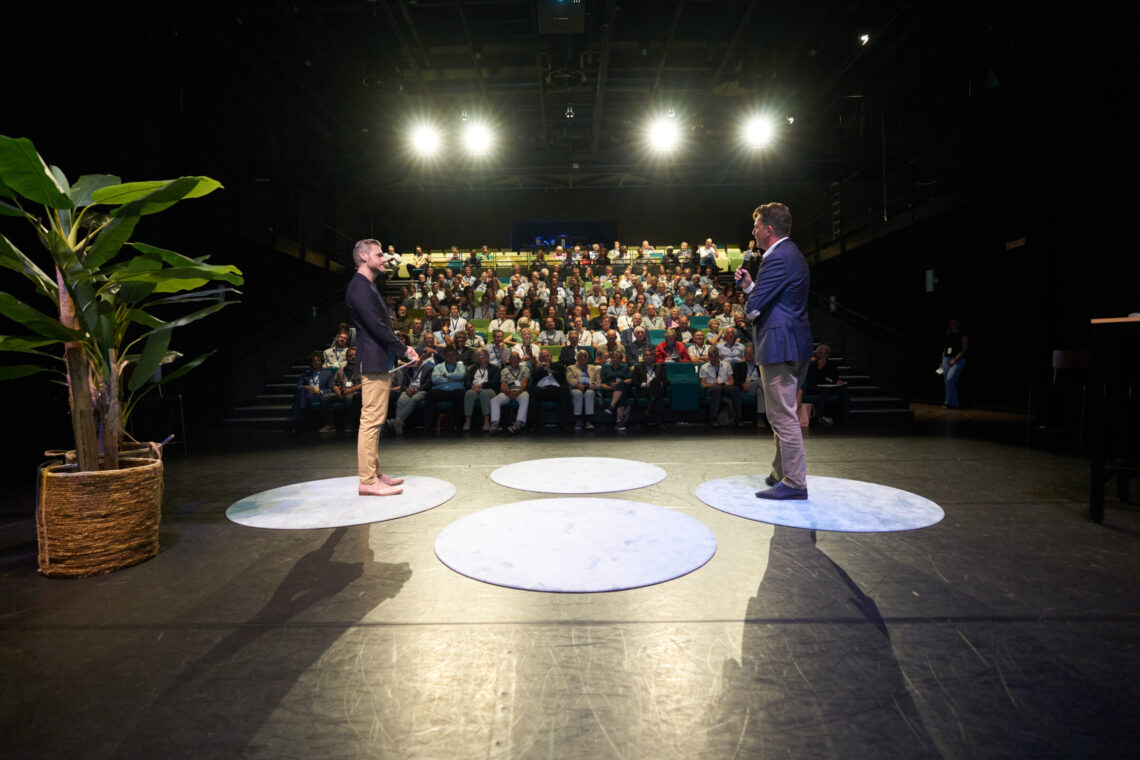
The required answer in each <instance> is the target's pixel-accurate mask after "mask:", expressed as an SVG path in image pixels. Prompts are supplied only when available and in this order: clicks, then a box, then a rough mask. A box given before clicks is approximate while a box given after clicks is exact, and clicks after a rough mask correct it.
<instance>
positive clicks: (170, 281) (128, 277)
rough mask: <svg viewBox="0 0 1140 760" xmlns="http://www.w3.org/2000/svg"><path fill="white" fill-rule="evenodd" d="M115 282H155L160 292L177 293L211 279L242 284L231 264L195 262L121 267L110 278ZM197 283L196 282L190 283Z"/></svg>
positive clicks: (236, 270)
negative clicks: (150, 267)
mask: <svg viewBox="0 0 1140 760" xmlns="http://www.w3.org/2000/svg"><path fill="white" fill-rule="evenodd" d="M107 279H108V280H111V281H113V282H153V283H154V284H155V285H157V286H158V287H156V288H155V292H158V293H177V292H178V291H180V290H190V289H192V288H197V287H200V286H202V285H204V284H206V283H207V282H209V281H211V280H225V281H226V282H228V283H231V284H233V285H241V284H242V278H241V271H240V270H239V269H238V268H237V267H235V266H230V265H218V266H214V265H211V264H195V265H194V266H192V267H165V268H163V269H154V270H148V271H141V272H140V271H130V270H126V269H120V270H119V271H117V272H113V273H111V274H110V275H109V276H108V278H107ZM190 283H196V284H190Z"/></svg>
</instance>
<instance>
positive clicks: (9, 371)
mask: <svg viewBox="0 0 1140 760" xmlns="http://www.w3.org/2000/svg"><path fill="white" fill-rule="evenodd" d="M46 371H47V369H46V368H45V367H36V366H33V365H31V364H9V365H5V366H2V367H0V380H16V379H17V378H21V377H28V376H29V375H38V374H39V373H41V372H46Z"/></svg>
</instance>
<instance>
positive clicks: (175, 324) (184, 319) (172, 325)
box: [138, 301, 236, 340]
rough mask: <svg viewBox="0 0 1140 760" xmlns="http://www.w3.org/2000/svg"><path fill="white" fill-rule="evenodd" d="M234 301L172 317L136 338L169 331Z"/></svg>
mask: <svg viewBox="0 0 1140 760" xmlns="http://www.w3.org/2000/svg"><path fill="white" fill-rule="evenodd" d="M234 303H236V302H235V301H223V302H221V303H216V304H214V305H213V306H207V307H206V308H204V309H199V310H198V311H195V312H192V313H190V314H187V315H186V316H184V317H179V318H178V319H172V320H170V321H169V322H166V323H164V324H163V325H162V326H161V327H156V328H154V329H153V330H150V331H149V332H145V333H143V334H142V335H140V336H139V337H138V340H142V339H143V338H150V336H151V335H154V334H155V333H158V332H162V331H163V330H165V331H167V332H169V331H170V330H173V329H174V328H175V327H183V326H185V325H188V324H190V323H191V322H197V321H198V320H199V319H202V318H203V317H208V316H210V315H211V314H213V313H214V312H216V311H221V310H222V309H224V308H226V307H227V306H231V305H233V304H234Z"/></svg>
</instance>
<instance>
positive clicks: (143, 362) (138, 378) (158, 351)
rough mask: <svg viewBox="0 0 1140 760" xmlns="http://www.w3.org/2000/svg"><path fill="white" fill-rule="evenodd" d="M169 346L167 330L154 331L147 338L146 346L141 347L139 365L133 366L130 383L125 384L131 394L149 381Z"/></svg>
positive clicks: (168, 332)
mask: <svg viewBox="0 0 1140 760" xmlns="http://www.w3.org/2000/svg"><path fill="white" fill-rule="evenodd" d="M169 345H170V330H169V329H159V330H156V331H155V332H154V333H153V334H152V335H151V336H150V337H149V338H147V340H146V345H145V346H143V352H142V356H141V357H140V358H139V363H138V364H136V365H135V371H134V373H133V374H132V375H131V380H130V382H129V383H128V384H127V387H128V388H129V389H130V390H131V392H134V391H137V390H138V389H139V388H141V387H142V386H143V384H144V383H146V381H147V380H149V379H150V376H151V375H153V374H154V371H155V370H156V369H158V365H159V364H161V363H162V358H163V356H165V355H166V348H167V346H169Z"/></svg>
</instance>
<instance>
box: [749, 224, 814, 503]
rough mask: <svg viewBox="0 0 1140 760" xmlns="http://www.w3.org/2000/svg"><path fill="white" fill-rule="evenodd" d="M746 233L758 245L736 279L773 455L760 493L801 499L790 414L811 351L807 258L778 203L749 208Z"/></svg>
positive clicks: (800, 455)
mask: <svg viewBox="0 0 1140 760" xmlns="http://www.w3.org/2000/svg"><path fill="white" fill-rule="evenodd" d="M752 218H753V219H754V220H755V225H754V226H753V228H752V235H753V237H755V238H756V245H757V247H759V248H760V249H761V250H763V251H764V255H763V257H762V258H761V260H760V270H759V271H758V272H757V273H756V281H755V282H753V280H752V276H751V275H750V274H749V273H748V270H747V269H745V268H744V267H740V268H739V269H737V270H736V281H737V282H739V283H740V285H741V287H742V288H743V289H744V292H745V293H746V294H747V295H748V300H747V302H746V304H745V307H744V308H745V312H746V314H747V317H748V319H749V320H751V321H752V323H753V328H754V330H755V341H754V345H755V353H756V363H757V364H758V365H759V366H760V379H761V382H762V384H763V386H764V400H765V404H766V405H767V413H768V422H769V424H770V425H771V426H772V434H773V436H774V437H775V439H776V457H775V459H773V460H772V473H771V474H770V475H769V476H768V478H767V480H766V482H767V484H768V485H769V486H771V487H770V488H768V489H767V490H764V491H757V492H756V496H757V497H759V498H761V499H806V498H807V497H808V491H807V457H806V456H805V454H804V441H803V433H802V431H801V430H800V423H799V418H798V417H797V415H796V403H797V402H796V391H797V390H798V389H799V386H800V383H801V382H802V380H803V379H804V377H806V375H807V369H808V362H809V361H810V359H811V355H812V343H811V326H810V325H809V324H808V308H807V302H808V289H809V285H810V275H809V272H808V263H807V260H806V259H805V258H804V255H803V253H801V252H800V249H799V248H798V247H797V246H796V244H795V243H793V242H792V241H791V240H790V239H789V237H788V236H789V235H790V234H791V230H792V214H791V212H790V211H789V210H788V207H787V206H785V205H784V204H782V203H766V204H764V205H763V206H760V207H759V208H757V209H756V210H755V211H754V212H753V213H752Z"/></svg>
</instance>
